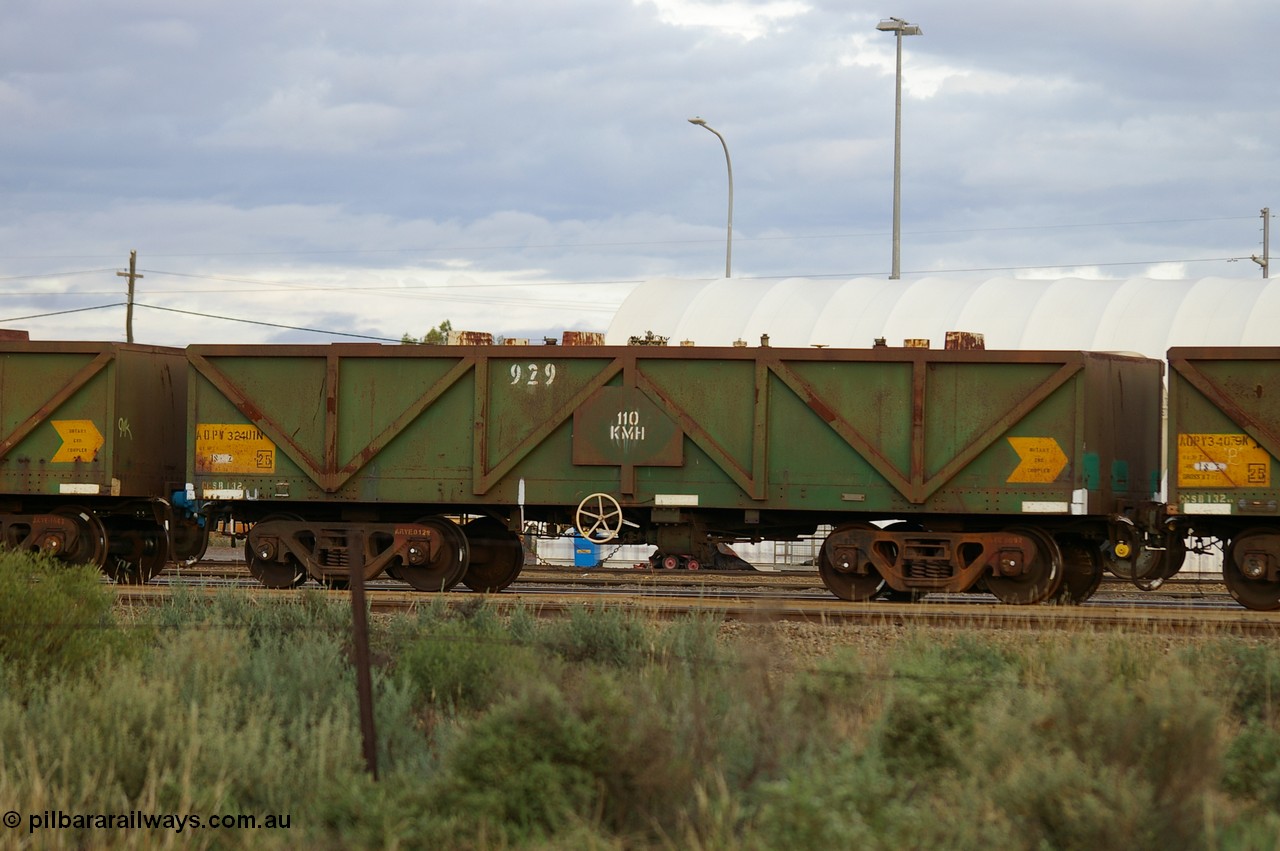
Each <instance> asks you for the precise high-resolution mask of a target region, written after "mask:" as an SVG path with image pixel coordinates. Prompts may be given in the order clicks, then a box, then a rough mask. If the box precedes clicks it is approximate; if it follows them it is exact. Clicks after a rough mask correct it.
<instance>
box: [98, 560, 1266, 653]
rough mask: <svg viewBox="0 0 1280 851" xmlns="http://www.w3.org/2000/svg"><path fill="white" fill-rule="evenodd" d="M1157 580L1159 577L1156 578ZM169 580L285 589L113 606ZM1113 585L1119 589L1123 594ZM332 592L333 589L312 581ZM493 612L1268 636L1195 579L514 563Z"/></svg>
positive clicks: (340, 596)
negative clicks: (875, 597) (1148, 583)
mask: <svg viewBox="0 0 1280 851" xmlns="http://www.w3.org/2000/svg"><path fill="white" fill-rule="evenodd" d="M1166 587H1167V586H1166ZM176 588H182V589H183V592H184V593H187V594H195V595H198V596H206V597H209V598H210V599H212V598H213V597H215V596H216V595H218V594H219V593H224V592H225V591H226V590H227V589H232V588H233V589H239V590H243V591H245V592H246V593H249V594H251V595H253V596H254V597H255V598H257V599H264V600H272V599H280V600H284V599H290V598H292V597H294V596H296V594H297V592H296V591H293V590H271V589H266V588H262V587H260V586H258V585H257V583H256V582H254V580H253V579H252V578H251V577H250V576H249V575H248V572H247V571H246V570H245V569H244V568H243V565H239V566H237V565H235V564H234V563H227V562H219V563H217V564H214V565H208V564H205V565H196V566H193V567H192V568H186V569H183V570H173V571H171V572H169V573H166V574H164V575H162V576H160V577H157V578H156V580H153V582H152V583H151V584H148V585H142V586H118V587H117V592H116V593H117V600H118V604H119V605H121V606H128V607H133V606H147V605H156V604H160V603H162V602H164V601H165V600H167V599H168V598H169V597H170V596H171V595H172V594H173V592H174V590H175V589H176ZM366 588H367V593H368V600H369V603H370V607H371V609H372V610H373V611H374V612H378V613H394V612H410V611H414V610H416V609H418V608H419V607H422V606H428V605H438V604H439V603H441V602H443V603H444V604H445V605H466V604H470V603H472V602H474V601H475V600H476V599H477V595H476V594H474V593H472V592H469V591H466V590H464V589H458V590H455V591H453V592H450V593H448V594H443V595H439V594H422V593H419V592H415V591H410V590H408V589H406V588H405V586H404V585H403V584H401V583H397V582H394V581H391V580H375V581H374V582H371V583H369V584H368V585H367V586H366ZM1124 589H1128V590H1127V591H1126V590H1124ZM316 593H322V594H325V595H328V596H330V597H332V598H333V599H335V600H346V599H349V594H348V592H346V591H342V590H321V591H318V592H316ZM487 599H488V602H489V605H492V606H494V607H495V608H497V609H498V610H499V611H500V612H507V611H511V610H513V609H515V608H516V607H524V608H526V609H529V610H532V611H534V612H535V613H537V614H539V615H542V616H549V617H551V616H557V615H561V614H564V613H567V612H568V611H570V610H571V609H573V608H574V607H578V606H583V605H588V606H602V607H609V608H621V609H628V610H633V611H636V612H641V613H644V614H645V615H647V616H650V617H656V618H674V617H681V616H687V615H692V614H713V615H714V616H717V617H723V618H725V619H727V620H739V621H744V622H752V623H767V622H785V621H791V622H803V623H811V624H821V625H825V626H830V627H840V626H879V627H884V626H890V627H907V626H917V627H929V628H949V629H975V630H1022V631H1045V630H1056V631H1099V630H1106V631H1136V632H1141V633H1145V634H1182V635H1187V634H1226V635H1239V636H1248V637H1280V617H1277V616H1276V615H1275V614H1272V613H1267V612H1256V611H1250V610H1247V609H1245V608H1243V607H1241V606H1240V605H1239V604H1237V603H1236V602H1235V601H1234V600H1232V599H1231V598H1230V597H1229V596H1228V595H1227V594H1226V592H1225V590H1223V588H1222V586H1221V585H1214V584H1212V583H1207V582H1203V581H1199V580H1191V581H1187V582H1183V583H1178V584H1175V585H1174V586H1173V588H1172V589H1169V590H1166V589H1161V590H1160V591H1159V592H1141V591H1138V590H1137V589H1134V588H1133V586H1131V585H1128V584H1127V583H1115V584H1114V585H1112V586H1111V587H1110V588H1108V587H1107V586H1104V588H1103V589H1102V590H1101V591H1100V592H1099V594H1098V595H1097V596H1095V597H1094V598H1093V599H1091V600H1090V601H1089V602H1087V603H1086V604H1084V605H1081V606H1065V607H1059V606H1026V607H1023V606H1010V605H1005V604H1001V603H998V602H997V601H996V600H995V598H994V597H991V596H990V595H985V594H931V595H929V596H927V597H926V598H924V599H923V600H921V601H918V602H914V603H891V602H884V601H876V602H870V603H847V602H844V601H841V600H836V599H832V598H831V597H830V595H829V594H828V592H826V590H825V589H823V588H822V584H821V580H820V579H818V577H816V576H815V575H813V574H785V573H784V574H761V573H751V574H743V573H733V574H725V573H719V574H715V573H701V572H700V573H698V574H690V573H687V572H684V573H679V574H676V573H671V572H667V571H644V570H635V571H627V570H593V571H591V572H590V574H589V575H583V571H580V570H578V571H574V570H569V569H531V570H526V571H525V573H523V574H522V575H521V577H520V579H519V580H518V581H517V582H516V583H515V584H514V585H513V586H512V587H511V588H509V589H508V590H507V591H505V592H503V593H501V594H496V595H491V596H490V597H488V598H487Z"/></svg>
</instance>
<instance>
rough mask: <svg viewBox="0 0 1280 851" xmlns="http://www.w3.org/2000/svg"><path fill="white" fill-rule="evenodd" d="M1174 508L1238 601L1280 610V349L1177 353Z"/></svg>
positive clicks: (1172, 382) (1173, 368)
mask: <svg viewBox="0 0 1280 851" xmlns="http://www.w3.org/2000/svg"><path fill="white" fill-rule="evenodd" d="M1168 446H1169V511H1170V514H1171V515H1172V516H1174V517H1176V518H1178V522H1179V523H1180V524H1181V526H1182V527H1183V528H1185V529H1187V530H1188V531H1189V532H1190V533H1191V534H1192V535H1193V536H1194V537H1197V538H1203V539H1206V540H1205V541H1204V542H1203V543H1204V544H1205V546H1202V547H1198V548H1202V549H1209V548H1212V549H1215V550H1216V549H1217V547H1218V546H1220V547H1221V550H1222V552H1223V564H1222V573H1223V580H1224V581H1225V583H1226V585H1227V588H1228V590H1229V591H1230V592H1231V595H1232V596H1233V597H1235V598H1236V600H1238V601H1239V602H1240V603H1241V604H1243V605H1245V606H1247V607H1249V608H1251V609H1262V610H1271V609H1280V509H1278V504H1280V478H1278V477H1277V473H1276V459H1277V458H1280V348H1174V349H1170V350H1169V425H1168Z"/></svg>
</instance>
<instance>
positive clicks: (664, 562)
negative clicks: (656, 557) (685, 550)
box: [658, 556, 680, 570]
mask: <svg viewBox="0 0 1280 851" xmlns="http://www.w3.org/2000/svg"><path fill="white" fill-rule="evenodd" d="M658 565H659V566H660V567H661V568H662V569H663V570H675V569H676V568H677V567H679V566H680V556H663V557H662V559H661V560H660V561H659V562H658Z"/></svg>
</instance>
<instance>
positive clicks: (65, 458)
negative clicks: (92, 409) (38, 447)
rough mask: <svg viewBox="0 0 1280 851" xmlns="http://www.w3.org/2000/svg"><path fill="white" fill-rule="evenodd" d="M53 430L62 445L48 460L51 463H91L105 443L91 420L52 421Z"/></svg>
mask: <svg viewBox="0 0 1280 851" xmlns="http://www.w3.org/2000/svg"><path fill="white" fill-rule="evenodd" d="M53 428H54V430H55V431H57V432H58V437H60V438H62V445H61V446H60V447H58V451H57V452H55V453H53V457H52V458H50V459H49V460H50V461H51V462H53V463H65V464H69V463H71V462H72V461H92V460H93V459H94V458H96V457H97V456H98V450H99V449H101V448H102V444H103V443H104V442H105V441H104V440H103V437H102V432H100V431H98V427H97V426H96V425H94V424H93V420H53Z"/></svg>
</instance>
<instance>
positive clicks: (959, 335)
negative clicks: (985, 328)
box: [946, 331, 987, 352]
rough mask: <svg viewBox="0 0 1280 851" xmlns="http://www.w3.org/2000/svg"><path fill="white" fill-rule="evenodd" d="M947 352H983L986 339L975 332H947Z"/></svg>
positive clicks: (985, 346)
mask: <svg viewBox="0 0 1280 851" xmlns="http://www.w3.org/2000/svg"><path fill="white" fill-rule="evenodd" d="M946 348H947V351H952V352H955V351H984V350H985V349H986V348H987V344H986V339H985V338H984V337H983V336H982V335H981V334H979V333H977V332H975V331H948V332H947V343H946Z"/></svg>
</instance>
